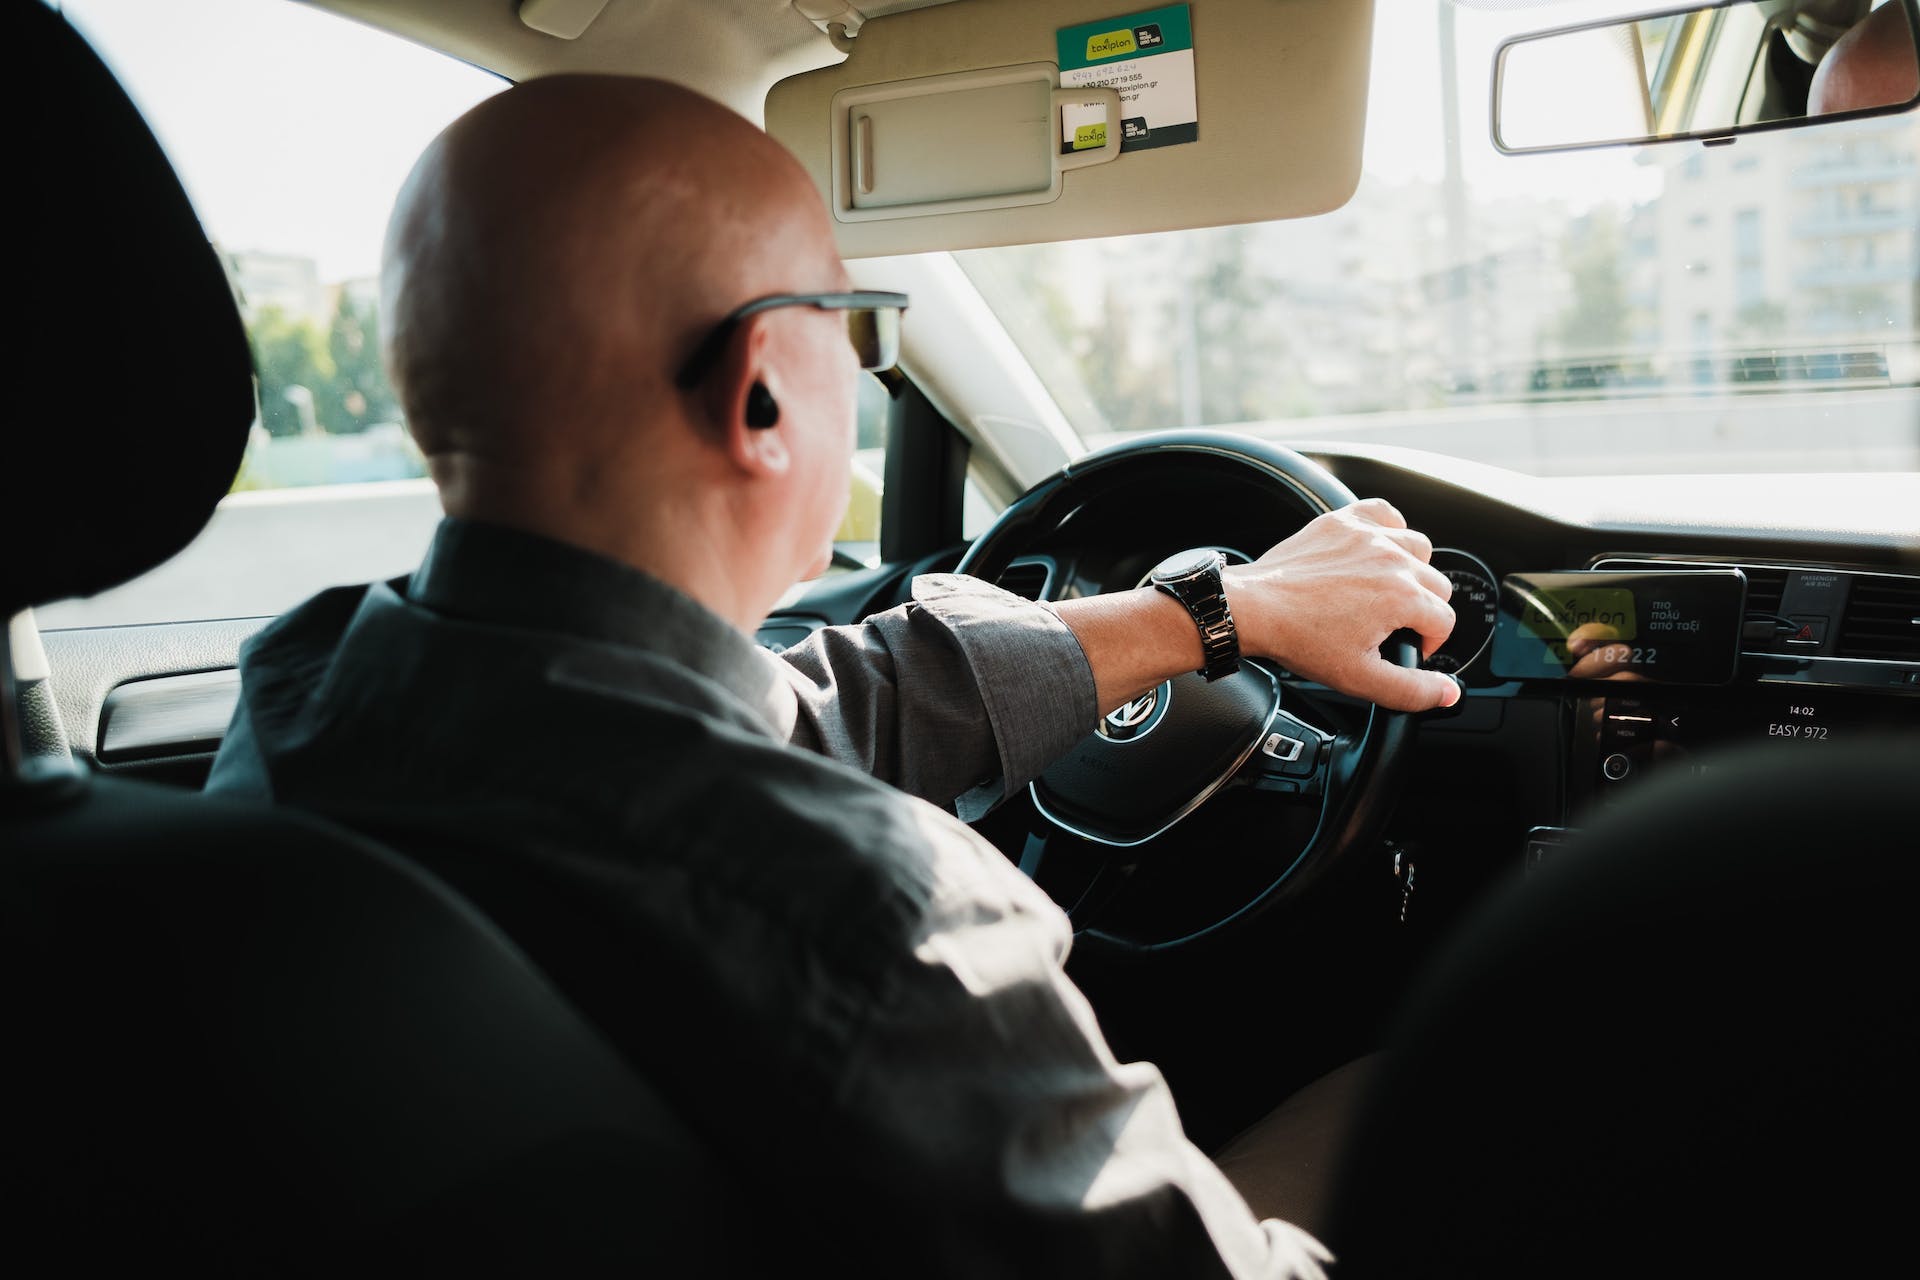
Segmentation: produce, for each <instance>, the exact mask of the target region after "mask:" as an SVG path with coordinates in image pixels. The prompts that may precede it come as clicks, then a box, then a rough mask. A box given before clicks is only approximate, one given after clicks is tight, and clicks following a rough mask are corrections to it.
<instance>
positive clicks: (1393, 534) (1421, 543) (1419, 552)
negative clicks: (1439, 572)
mask: <svg viewBox="0 0 1920 1280" xmlns="http://www.w3.org/2000/svg"><path fill="white" fill-rule="evenodd" d="M1386 536H1387V537H1389V538H1392V539H1393V540H1394V541H1395V542H1397V543H1399V544H1400V546H1401V547H1402V548H1403V549H1404V550H1405V551H1406V553H1407V554H1408V555H1410V556H1412V557H1413V558H1414V559H1415V560H1418V561H1419V562H1420V563H1421V564H1425V563H1426V562H1427V561H1429V560H1431V559H1433V539H1432V538H1429V537H1428V536H1427V535H1426V534H1424V533H1422V532H1420V531H1419V530H1418V529H1389V530H1388V531H1387V535H1386Z"/></svg>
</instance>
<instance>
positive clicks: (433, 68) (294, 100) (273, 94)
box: [61, 0, 505, 490]
mask: <svg viewBox="0 0 1920 1280" xmlns="http://www.w3.org/2000/svg"><path fill="white" fill-rule="evenodd" d="M61 10H62V12H63V13H64V14H65V15H66V16H67V18H68V20H69V21H71V22H72V23H73V24H74V25H75V26H76V27H78V28H79V29H80V31H81V32H82V33H83V34H85V35H86V37H87V39H88V40H89V41H90V42H91V43H92V44H93V46H94V48H95V49H97V50H98V51H99V52H100V54H101V56H102V57H103V58H104V59H105V60H106V62H107V64H108V65H109V66H111V67H112V68H113V71H114V74H115V75H116V76H118V77H119V79H120V83H121V84H122V85H123V86H125V87H126V89H127V92H128V93H129V94H130V95H131V96H132V97H133V100H134V102H135V103H136V104H137V105H138V106H139V107H140V110H141V113H142V114H143V115H145V117H146V118H147V122H148V124H149V125H150V126H151V127H152V128H153V131H154V132H155V134H157V135H158V136H159V138H160V142H161V145H162V146H164V147H165V148H166V151H167V155H168V158H169V159H170V160H171V161H172V162H173V166H174V169H175V170H176V171H177V172H178V173H179V174H180V178H181V181H182V182H183V183H184V184H185V185H186V188H187V194H188V195H189V196H190V197H191V198H192V200H193V203H194V207H195V209H196V210H197V211H198V212H199V214H200V219H201V221H202V222H203V223H204V224H205V226H206V229H207V233H208V235H209V236H210V237H211V238H212V240H213V242H214V245H215V247H216V249H217V250H218V251H219V254H220V258H221V260H222V261H223V262H224V263H225V264H226V268H227V275H228V279H229V281H230V282H231V283H232V285H233V288H234V293H235V296H236V297H237V298H238V299H239V302H240V310H241V314H242V316H243V317H244V318H245V320H246V324H247V331H248V335H249V337H250V338H251V339H252V343H253V351H254V363H255V367H256V371H257V373H258V376H259V391H260V414H259V419H258V421H257V422H256V423H255V424H254V429H253V439H252V442H251V443H250V445H249V446H248V449H247V454H246V460H245V462H244V463H243V464H242V465H241V469H240V473H239V475H238V476H237V477H235V481H234V488H235V490H258V489H284V488H293V487H298V486H310V485H326V484H344V483H355V482H363V481H370V480H395V479H406V478H412V477H419V476H423V475H425V474H426V469H425V466H424V465H423V463H422V462H421V459H420V456H419V454H418V453H417V452H416V451H415V450H414V448H413V443H412V441H411V440H410V439H409V438H408V436H407V433H406V429H405V426H404V424H403V423H402V421H401V415H400V409H399V405H398V404H397V403H396V401H395V398H394V394H393V389H392V388H391V387H390V386H389V385H388V383H387V377H386V374H385V372H384V371H383V369H382V368H381V364H380V308H379V290H378V286H377V276H378V273H379V266H380V243H381V238H382V236H383V235H384V233H385V230H386V221H387V214H388V211H389V210H390V209H391V207H392V204H393V198H394V195H395V193H396V192H397V191H398V190H399V188H400V183H401V181H402V180H403V179H404V178H405V177H406V174H407V172H408V170H409V169H410V168H412V166H413V162H414V160H415V159H416V158H417V157H418V156H419V154H420V152H421V151H422V150H423V149H424V148H425V146H426V144H427V143H428V142H429V141H430V140H431V139H432V138H433V136H434V135H435V134H436V133H438V132H439V131H440V130H441V129H442V128H444V127H445V126H446V125H447V124H448V123H450V122H451V121H452V120H453V119H454V118H455V117H456V116H458V115H460V114H461V113H462V112H463V111H465V110H466V109H467V108H468V107H471V106H473V105H474V104H475V103H477V102H479V101H480V100H481V99H483V98H485V97H487V96H488V95H490V94H493V93H496V92H498V91H499V90H500V89H502V88H504V87H505V82H504V81H502V80H500V79H499V78H498V77H496V76H493V75H489V74H487V73H485V72H482V71H479V70H476V69H475V68H473V67H470V66H467V65H465V64H464V63H460V62H456V61H454V60H452V59H450V58H448V57H446V56H444V55H442V54H438V53H435V52H433V51H431V50H427V49H422V48H420V47H418V46H416V45H412V44H408V43H406V42H405V41H402V40H399V39H397V38H395V37H393V36H390V35H387V34H385V33H382V32H378V31H375V30H373V29H372V28H369V27H363V26H360V25H358V24H356V23H352V22H348V21H345V20H343V19H341V18H339V17H336V16H333V15H331V14H326V13H322V12H319V11H316V10H313V9H310V8H308V7H306V6H304V5H298V4H292V3H285V2H283V0H66V2H65V3H63V4H62V5H61Z"/></svg>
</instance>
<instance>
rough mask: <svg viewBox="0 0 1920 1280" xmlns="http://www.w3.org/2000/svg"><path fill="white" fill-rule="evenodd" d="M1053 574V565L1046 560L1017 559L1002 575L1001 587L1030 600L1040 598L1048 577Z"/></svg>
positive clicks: (1045, 587)
mask: <svg viewBox="0 0 1920 1280" xmlns="http://www.w3.org/2000/svg"><path fill="white" fill-rule="evenodd" d="M1052 576H1053V566H1052V565H1050V564H1048V563H1047V562H1046V561H1045V560H1016V561H1014V562H1013V563H1012V564H1010V565H1008V566H1007V571H1006V572H1005V573H1003V574H1001V575H1000V588H1001V590H1003V591H1011V592H1013V594H1015V595H1017V596H1025V597H1026V598H1027V599H1029V600H1038V599H1040V597H1041V595H1042V593H1044V592H1045V591H1046V589H1047V579H1049V578H1051V577H1052Z"/></svg>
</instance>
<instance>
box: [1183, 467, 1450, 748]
mask: <svg viewBox="0 0 1920 1280" xmlns="http://www.w3.org/2000/svg"><path fill="white" fill-rule="evenodd" d="M1432 556H1433V543H1432V542H1430V541H1429V540H1428V539H1427V536H1426V535H1425V534H1423V533H1420V532H1419V531H1418V530H1415V529H1409V528H1408V527H1407V521H1406V518H1405V517H1404V516H1402V515H1401V514H1400V513H1399V512H1398V511H1396V510H1395V509H1394V507H1393V505H1392V504H1391V503H1389V502H1387V501H1386V500H1385V499H1383V498H1367V499H1365V500H1364V501H1361V502H1356V503H1354V504H1353V505H1352V506H1348V507H1342V508H1340V509H1339V510H1337V511H1329V512H1327V513H1326V514H1325V515H1322V516H1318V517H1316V518H1314V519H1313V520H1312V521H1310V522H1309V523H1308V524H1307V525H1306V526H1305V527H1304V528H1302V529H1301V530H1300V531H1299V532H1298V533H1296V534H1294V535H1293V536H1292V537H1291V538H1288V539H1287V540H1286V541H1285V542H1282V543H1280V544H1279V545H1278V546H1275V547H1274V548H1273V549H1272V550H1270V551H1268V552H1267V553H1266V554H1265V555H1263V556H1261V557H1260V558H1259V559H1258V560H1257V561H1255V562H1254V563H1252V564H1248V565H1233V566H1230V567H1228V568H1227V569H1226V570H1225V571H1224V572H1223V573H1222V575H1221V576H1222V578H1223V579H1224V581H1225V583H1226V590H1227V604H1228V606H1229V607H1230V608H1231V609H1232V610H1233V620H1234V625H1235V627H1236V628H1237V629H1238V631H1239V633H1240V651H1241V652H1242V653H1244V654H1247V655H1249V656H1253V657H1268V658H1273V659H1274V660H1276V661H1278V662H1282V663H1284V664H1286V666H1287V668H1288V669H1289V670H1291V671H1293V672H1294V673H1295V674H1296V675H1300V676H1304V677H1306V678H1307V679H1309V680H1315V681H1318V682H1319V683H1321V684H1324V685H1326V686H1328V687H1329V688H1332V689H1336V690H1338V691H1340V692H1341V693H1345V694H1350V695H1352V696H1354V697H1357V698H1365V699H1366V700H1367V701H1369V702H1374V703H1378V704H1379V705H1380V706H1383V707H1389V708H1391V709H1393V710H1395V711H1425V710H1428V709H1429V708H1432V707H1449V706H1452V705H1453V704H1454V703H1455V702H1457V701H1459V698H1460V687H1459V685H1457V684H1456V683H1455V682H1454V680H1453V679H1452V677H1450V676H1445V675H1441V674H1440V673H1439V672H1436V671H1419V670H1411V669H1409V668H1406V667H1398V666H1395V665H1394V664H1392V663H1391V662H1388V661H1387V660H1386V659H1385V658H1383V657H1381V656H1380V645H1381V643H1382V642H1384V641H1385V640H1386V638H1387V637H1388V636H1389V635H1391V634H1392V633H1393V632H1395V631H1398V630H1402V629H1405V630H1409V631H1414V632H1417V633H1418V634H1419V636H1420V638H1421V644H1420V652H1421V655H1422V656H1423V657H1424V656H1428V655H1430V654H1432V653H1433V651H1434V650H1435V649H1438V648H1439V647H1440V646H1441V645H1442V644H1443V643H1445V642H1446V639H1447V636H1448V635H1449V634H1450V633H1451V632H1452V631H1453V609H1452V608H1451V607H1450V606H1449V605H1448V604H1447V598H1448V597H1449V596H1451V595H1452V594H1453V584H1452V583H1451V582H1449V581H1448V580H1447V577H1446V575H1445V574H1442V573H1441V572H1440V571H1439V570H1437V569H1435V568H1434V567H1433V566H1432V565H1430V564H1429V563H1427V562H1428V561H1429V560H1430V559H1431V558H1432Z"/></svg>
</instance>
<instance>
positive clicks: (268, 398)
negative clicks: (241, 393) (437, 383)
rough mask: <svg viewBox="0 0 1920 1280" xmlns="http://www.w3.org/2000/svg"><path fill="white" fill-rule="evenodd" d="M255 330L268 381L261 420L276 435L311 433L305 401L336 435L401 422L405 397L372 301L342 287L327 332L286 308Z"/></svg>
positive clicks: (259, 366)
mask: <svg viewBox="0 0 1920 1280" xmlns="http://www.w3.org/2000/svg"><path fill="white" fill-rule="evenodd" d="M247 329H248V334H249V336H250V337H251V338H252V340H253V359H254V368H255V370H256V372H257V373H258V375H259V378H260V420H261V422H262V424H263V425H265V427H266V428H267V431H268V432H269V433H271V434H272V435H275V436H293V435H299V434H301V433H302V432H303V431H305V430H306V426H307V421H306V417H305V414H306V409H305V408H304V407H303V404H310V405H311V406H312V413H313V425H314V426H315V427H317V428H318V429H319V430H321V431H324V432H327V433H328V434H330V435H352V434H355V433H357V432H361V431H365V430H366V429H367V428H368V427H370V426H373V425H375V424H376V423H382V422H397V421H399V419H400V406H399V402H398V398H397V397H396V396H395V395H394V392H393V387H392V386H391V384H389V383H388V381H387V375H386V370H385V369H384V368H383V367H382V366H381V363H380V336H379V318H378V314H377V312H376V308H375V306H374V304H373V303H372V302H371V301H366V302H356V301H355V300H354V298H353V297H352V295H351V294H349V293H348V292H346V291H345V290H342V291H341V293H340V296H339V301H338V302H337V303H336V304H335V306H334V312H333V319H332V322H331V323H330V324H329V325H328V326H327V330H326V332H325V333H322V332H321V331H320V329H319V328H318V327H317V326H315V325H314V324H312V323H311V322H310V321H306V320H296V319H294V318H292V317H290V316H288V315H286V314H285V313H284V312H283V311H281V310H280V309H279V308H278V307H265V308H262V309H261V310H260V311H259V312H257V313H256V314H254V315H253V316H252V317H251V319H250V321H249V323H248V326H247ZM298 388H304V394H303V393H302V391H301V390H298ZM290 391H291V392H292V393H293V395H292V397H291V398H290V397H289V395H288V393H289V392H290Z"/></svg>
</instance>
